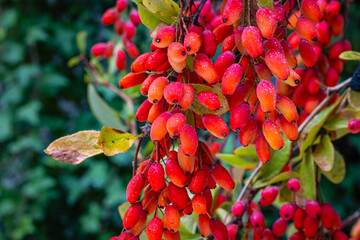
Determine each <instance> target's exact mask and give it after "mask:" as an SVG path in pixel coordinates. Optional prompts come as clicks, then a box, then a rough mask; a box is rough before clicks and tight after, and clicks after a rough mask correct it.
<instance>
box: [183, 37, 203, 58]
mask: <svg viewBox="0 0 360 240" xmlns="http://www.w3.org/2000/svg"><path fill="white" fill-rule="evenodd" d="M184 47H185V48H186V50H187V52H188V54H190V55H191V54H194V53H197V52H198V51H199V50H200V47H201V36H200V35H199V34H197V33H196V32H189V33H187V34H186V35H185V38H184Z"/></svg>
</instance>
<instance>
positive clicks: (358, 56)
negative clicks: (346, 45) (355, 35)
mask: <svg viewBox="0 0 360 240" xmlns="http://www.w3.org/2000/svg"><path fill="white" fill-rule="evenodd" d="M339 58H340V59H342V60H356V61H360V52H356V51H345V52H342V53H341V54H340V55H339Z"/></svg>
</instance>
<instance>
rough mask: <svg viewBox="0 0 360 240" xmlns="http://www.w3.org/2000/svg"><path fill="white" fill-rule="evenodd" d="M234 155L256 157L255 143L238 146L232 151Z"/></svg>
mask: <svg viewBox="0 0 360 240" xmlns="http://www.w3.org/2000/svg"><path fill="white" fill-rule="evenodd" d="M234 153H235V155H238V156H248V157H252V158H256V159H257V158H258V155H257V153H256V149H255V145H249V146H247V147H238V148H237V149H235V151H234Z"/></svg>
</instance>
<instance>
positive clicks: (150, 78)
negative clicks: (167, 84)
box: [140, 74, 160, 96]
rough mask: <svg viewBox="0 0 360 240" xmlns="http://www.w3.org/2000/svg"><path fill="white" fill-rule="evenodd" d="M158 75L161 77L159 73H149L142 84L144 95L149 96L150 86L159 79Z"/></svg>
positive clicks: (142, 93)
mask: <svg viewBox="0 0 360 240" xmlns="http://www.w3.org/2000/svg"><path fill="white" fill-rule="evenodd" d="M158 77H160V75H158V74H153V75H149V76H148V77H147V78H146V79H145V80H144V82H143V83H142V84H141V88H140V91H141V95H143V96H147V95H148V93H149V88H150V86H151V84H152V83H153V82H154V81H155V79H157V78H158Z"/></svg>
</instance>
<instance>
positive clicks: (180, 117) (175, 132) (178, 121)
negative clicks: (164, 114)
mask: <svg viewBox="0 0 360 240" xmlns="http://www.w3.org/2000/svg"><path fill="white" fill-rule="evenodd" d="M185 124H186V117H185V115H184V114H182V113H176V114H173V115H172V116H171V117H170V118H169V119H168V121H167V122H166V129H167V131H168V133H169V135H170V137H171V138H178V137H179V135H180V132H181V130H182V129H183V127H184V126H185Z"/></svg>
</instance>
